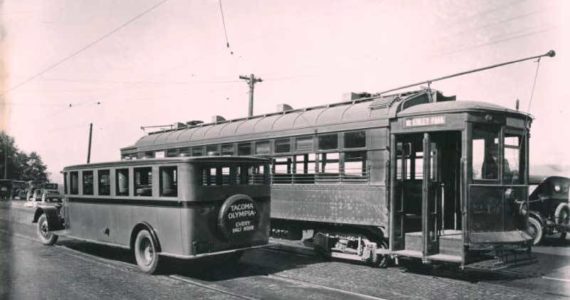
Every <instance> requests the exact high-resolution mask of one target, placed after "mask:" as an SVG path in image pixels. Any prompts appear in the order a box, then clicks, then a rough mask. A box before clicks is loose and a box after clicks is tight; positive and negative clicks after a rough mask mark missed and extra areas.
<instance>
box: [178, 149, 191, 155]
mask: <svg viewBox="0 0 570 300" xmlns="http://www.w3.org/2000/svg"><path fill="white" fill-rule="evenodd" d="M178 156H192V151H191V149H190V147H186V148H180V149H179V154H178Z"/></svg>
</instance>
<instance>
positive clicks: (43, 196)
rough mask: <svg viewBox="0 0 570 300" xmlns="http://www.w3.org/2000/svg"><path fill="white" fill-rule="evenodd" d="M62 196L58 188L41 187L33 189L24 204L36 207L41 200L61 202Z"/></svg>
mask: <svg viewBox="0 0 570 300" xmlns="http://www.w3.org/2000/svg"><path fill="white" fill-rule="evenodd" d="M61 201H62V196H61V194H60V193H59V191H58V190H54V189H49V188H41V189H35V190H34V191H33V192H32V193H31V196H30V198H28V201H27V202H26V204H24V206H27V207H36V206H37V204H38V203H40V202H43V203H46V202H57V203H59V202H61Z"/></svg>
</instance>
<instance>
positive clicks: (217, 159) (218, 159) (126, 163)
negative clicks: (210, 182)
mask: <svg viewBox="0 0 570 300" xmlns="http://www.w3.org/2000/svg"><path fill="white" fill-rule="evenodd" d="M267 161H268V159H267V158H263V157H252V156H239V157H237V156H195V157H167V158H149V159H137V160H119V161H111V162H101V163H92V164H80V165H72V166H67V167H65V168H63V170H64V171H69V170H78V169H98V168H110V167H117V166H122V167H130V166H142V165H145V166H148V165H160V164H169V163H224V162H225V163H227V162H237V163H243V162H258V163H262V162H267Z"/></svg>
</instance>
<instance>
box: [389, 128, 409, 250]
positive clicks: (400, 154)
mask: <svg viewBox="0 0 570 300" xmlns="http://www.w3.org/2000/svg"><path fill="white" fill-rule="evenodd" d="M392 141H393V142H392V147H393V148H395V149H396V151H394V152H393V154H392V161H393V162H394V163H393V164H392V167H391V168H390V169H391V178H392V182H393V186H392V192H391V195H392V197H391V199H390V200H391V209H390V251H397V250H402V249H404V247H405V233H406V232H405V227H404V225H405V224H404V221H405V217H406V212H405V199H406V188H405V182H404V181H405V179H406V177H407V175H406V173H407V169H408V168H407V164H408V162H409V159H408V157H409V154H410V152H411V149H410V143H408V142H403V141H395V137H393V138H392Z"/></svg>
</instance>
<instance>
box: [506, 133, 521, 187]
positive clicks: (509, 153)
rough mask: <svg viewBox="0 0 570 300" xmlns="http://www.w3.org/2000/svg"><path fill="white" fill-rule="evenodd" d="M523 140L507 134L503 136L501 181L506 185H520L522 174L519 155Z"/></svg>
mask: <svg viewBox="0 0 570 300" xmlns="http://www.w3.org/2000/svg"><path fill="white" fill-rule="evenodd" d="M522 141H523V138H522V137H521V136H517V135H513V134H509V133H507V134H506V135H505V159H504V160H503V179H504V180H505V182H506V183H522V179H523V173H522V170H523V168H521V163H520V162H521V161H523V159H522V156H521V154H522V153H524V152H523V151H521V149H522Z"/></svg>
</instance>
